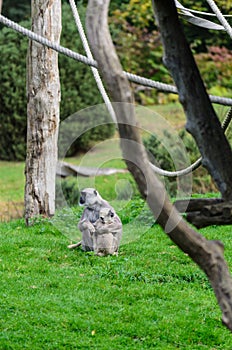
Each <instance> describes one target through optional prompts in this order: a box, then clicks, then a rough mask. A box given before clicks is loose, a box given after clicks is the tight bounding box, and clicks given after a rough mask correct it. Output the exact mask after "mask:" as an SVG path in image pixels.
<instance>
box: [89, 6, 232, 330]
mask: <svg viewBox="0 0 232 350" xmlns="http://www.w3.org/2000/svg"><path fill="white" fill-rule="evenodd" d="M165 3H166V2H165ZM108 5H109V0H105V1H102V0H90V1H89V5H88V9H87V32H88V38H89V41H90V45H91V49H92V52H93V54H94V56H95V58H96V60H97V62H98V65H99V71H100V73H101V75H102V77H103V79H104V82H105V84H106V87H107V89H108V91H109V93H110V95H111V98H112V100H113V101H115V102H122V103H121V104H116V106H115V112H116V116H117V121H118V124H119V125H118V126H119V133H120V138H121V148H122V152H123V157H124V159H125V161H126V162H127V166H128V169H129V170H130V172H131V173H132V175H133V176H134V178H135V180H136V182H137V185H138V187H139V190H140V192H141V194H142V196H143V197H144V198H145V199H146V200H147V203H148V205H149V206H150V208H151V210H152V212H153V214H154V217H155V218H156V219H157V222H158V223H159V224H160V225H161V226H162V228H163V229H164V230H165V232H166V233H167V234H168V235H169V237H170V238H171V239H172V240H173V242H174V243H176V244H177V245H178V246H179V247H180V248H181V249H182V250H183V251H184V252H185V253H187V254H188V255H189V256H190V257H191V258H192V259H193V260H194V261H195V262H196V263H197V264H198V265H199V267H200V268H201V269H202V270H203V271H204V272H205V273H206V274H207V276H208V278H209V280H210V282H211V285H212V287H213V289H214V292H215V295H216V297H217V300H218V303H219V305H220V307H221V310H222V313H223V315H222V321H223V323H225V325H226V326H227V327H228V328H229V329H230V330H232V279H231V276H230V274H229V271H228V267H227V265H226V262H225V260H224V257H223V246H222V244H221V243H220V242H215V241H208V240H206V239H205V238H204V237H203V236H201V235H200V234H199V233H197V232H196V231H194V230H193V229H192V228H191V227H189V226H188V225H187V224H186V222H185V221H184V220H183V219H182V218H181V216H180V215H179V213H178V212H177V210H176V209H175V208H174V207H173V206H172V205H171V203H170V201H169V199H168V197H167V194H166V192H165V189H164V187H163V185H162V183H161V182H160V181H159V180H158V179H157V177H156V176H155V174H154V173H153V172H152V170H151V168H150V166H149V162H148V159H147V155H146V152H145V149H144V147H143V145H142V142H141V139H140V135H139V133H138V130H137V127H136V120H135V113H134V106H133V96H132V93H131V89H130V86H129V83H128V81H127V79H126V78H125V76H124V74H123V71H122V67H121V65H120V62H119V60H118V57H117V54H116V52H115V48H114V45H113V43H112V40H111V36H110V33H109V30H108V23H107V17H108Z"/></svg>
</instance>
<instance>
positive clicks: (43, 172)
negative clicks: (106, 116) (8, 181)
mask: <svg viewBox="0 0 232 350" xmlns="http://www.w3.org/2000/svg"><path fill="white" fill-rule="evenodd" d="M31 11H32V30H33V31H34V32H35V33H37V34H39V35H42V36H44V37H46V38H48V39H49V40H51V41H53V42H55V43H59V41H60V33H61V1H60V0H37V1H36V0H32V3H31ZM27 98H28V105H27V114H28V121H27V158H26V169H25V174H26V186H25V219H26V223H27V224H29V222H30V219H31V218H33V217H34V216H37V215H41V214H42V215H44V216H51V215H54V212H55V177H56V163H57V137H58V126H59V102H60V81H59V71H58V54H57V52H55V51H53V50H52V49H49V48H47V47H45V46H42V45H41V44H38V43H37V42H35V41H30V42H29V50H28V62H27Z"/></svg>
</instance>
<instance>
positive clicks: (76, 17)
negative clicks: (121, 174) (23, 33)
mask: <svg viewBox="0 0 232 350" xmlns="http://www.w3.org/2000/svg"><path fill="white" fill-rule="evenodd" d="M69 3H70V6H71V9H72V13H73V17H74V20H75V23H76V26H77V29H78V32H79V35H80V38H81V41H82V44H83V47H84V49H85V52H86V55H87V57H88V58H89V59H91V60H93V55H92V53H91V50H90V47H89V44H88V41H87V38H86V35H85V32H84V29H83V26H82V23H81V20H80V16H79V13H78V11H77V7H76V4H75V2H74V0H69ZM91 70H92V73H93V76H94V79H95V81H96V83H97V86H98V89H99V91H100V93H101V95H102V98H103V100H104V102H105V104H106V107H107V109H108V111H109V113H110V115H111V118H112V120H113V122H114V123H115V124H117V118H116V116H115V112H114V109H113V107H112V104H111V102H110V99H109V97H108V95H107V93H106V90H105V88H104V85H103V83H102V80H101V77H100V75H99V73H98V70H97V68H94V67H91Z"/></svg>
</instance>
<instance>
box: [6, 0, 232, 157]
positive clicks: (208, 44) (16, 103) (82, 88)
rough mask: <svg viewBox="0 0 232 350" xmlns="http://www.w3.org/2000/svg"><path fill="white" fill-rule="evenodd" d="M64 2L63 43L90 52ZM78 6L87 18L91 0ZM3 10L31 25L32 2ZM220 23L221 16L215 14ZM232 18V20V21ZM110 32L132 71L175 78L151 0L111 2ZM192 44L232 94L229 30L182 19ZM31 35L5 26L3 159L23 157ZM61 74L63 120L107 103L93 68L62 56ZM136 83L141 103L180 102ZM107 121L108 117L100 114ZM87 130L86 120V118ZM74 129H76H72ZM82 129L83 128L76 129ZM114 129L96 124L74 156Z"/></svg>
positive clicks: (215, 80) (186, 0)
mask: <svg viewBox="0 0 232 350" xmlns="http://www.w3.org/2000/svg"><path fill="white" fill-rule="evenodd" d="M62 2H63V6H62V11H63V15H62V19H63V23H62V26H63V29H62V37H61V44H62V45H63V46H66V47H68V48H70V49H73V50H75V51H77V52H80V53H82V54H84V51H83V48H82V44H81V42H80V39H79V36H78V33H77V29H76V26H75V23H74V19H73V16H72V13H71V9H70V7H69V5H68V4H67V3H66V2H65V1H62ZM181 3H182V4H183V6H186V7H188V8H192V9H196V10H202V11H208V12H212V11H211V10H210V8H209V7H208V5H207V4H206V3H205V2H203V1H193V0H182V1H181ZM77 4H78V10H79V12H80V15H81V18H82V22H84V16H85V7H86V4H87V1H84V0H83V1H78V2H77ZM217 5H218V6H219V7H220V8H221V10H222V11H223V13H225V14H227V13H230V12H231V10H232V4H231V2H228V1H225V0H219V1H217ZM3 14H4V15H6V16H9V17H10V18H11V19H13V20H16V21H19V20H20V19H27V21H26V22H23V23H22V24H23V25H24V26H26V27H28V28H29V27H30V23H29V17H30V5H29V4H28V2H27V1H25V0H24V1H21V2H20V3H19V2H16V1H13V2H12V1H9V0H6V1H4V2H3ZM209 19H211V20H214V21H217V20H216V19H213V18H211V17H210V18H209ZM228 20H229V21H230V22H231V21H232V20H231V19H230V18H229V19H228ZM109 23H110V30H111V34H112V37H113V41H114V44H115V46H116V50H117V52H118V55H119V57H120V60H121V62H122V65H123V69H124V70H127V71H129V72H131V73H136V74H138V75H141V76H144V77H148V78H151V79H154V80H158V81H162V82H165V83H172V82H173V81H172V78H171V76H170V74H169V72H168V71H167V69H166V68H165V67H164V65H163V63H162V54H163V50H162V45H161V41H160V35H159V32H158V29H157V26H156V23H155V21H154V16H153V12H152V8H151V1H150V0H141V1H138V0H124V1H118V0H116V1H111V4H110V18H109ZM181 23H182V25H183V28H184V31H185V33H186V36H187V39H188V41H189V43H190V46H191V48H192V50H193V52H194V54H195V58H196V61H197V63H198V66H199V69H200V72H201V74H202V77H203V80H204V82H205V85H206V87H207V89H208V91H209V93H211V94H216V95H221V96H228V97H231V93H230V91H231V87H232V82H231V71H232V54H231V49H232V43H231V40H230V39H229V37H228V35H227V34H226V33H225V32H223V31H210V30H207V29H203V28H199V27H196V26H193V25H191V24H189V23H188V22H186V21H184V20H182V19H181ZM27 44H28V41H27V38H25V37H23V36H21V35H19V34H17V33H16V32H14V31H12V30H11V29H7V28H6V27H4V28H2V29H1V30H0V45H1V58H2V60H1V66H0V80H1V86H2V89H1V91H0V106H1V111H0V117H1V118H0V159H6V160H23V159H24V158H25V147H26V146H25V145H26V144H25V141H26V88H25V85H26V53H27ZM59 67H60V77H61V93H62V101H61V120H64V119H66V118H67V117H68V116H70V115H72V114H73V113H75V112H76V111H78V110H81V109H83V108H85V107H88V106H93V105H95V104H99V103H102V99H101V97H100V94H99V92H98V90H97V88H96V83H95V81H94V79H93V78H92V75H91V71H90V69H89V67H87V66H85V65H83V64H82V63H78V62H76V61H74V60H72V59H69V58H67V57H65V56H63V55H59ZM132 87H133V89H134V92H135V99H136V101H137V102H138V103H140V104H144V105H146V104H150V105H153V104H156V103H167V102H170V101H175V100H176V99H177V96H174V97H173V95H171V94H163V93H159V92H158V91H156V90H154V89H153V90H150V89H143V88H142V87H138V86H137V85H133V84H132ZM98 118H99V119H98V121H99V122H100V123H101V122H103V123H104V122H105V121H106V119H105V116H98ZM80 122H81V124H82V125H81V128H82V129H83V126H84V124H85V122H86V121H85V120H84V119H83V120H81V121H80ZM70 132H72V133H73V130H70ZM76 132H77V133H78V132H79V130H76ZM113 132H114V129H113V127H112V125H111V126H109V125H108V126H105V127H104V128H102V127H100V128H95V129H94V130H90V131H89V132H87V133H84V134H83V135H82V136H81V137H80V138H79V139H78V140H77V141H76V142H75V143H74V144H73V145H72V148H71V149H70V151H69V155H73V154H75V153H76V152H77V151H82V150H86V149H88V148H89V147H90V146H91V145H92V143H93V142H95V141H96V140H99V139H104V138H106V137H108V136H110V135H112V133H113Z"/></svg>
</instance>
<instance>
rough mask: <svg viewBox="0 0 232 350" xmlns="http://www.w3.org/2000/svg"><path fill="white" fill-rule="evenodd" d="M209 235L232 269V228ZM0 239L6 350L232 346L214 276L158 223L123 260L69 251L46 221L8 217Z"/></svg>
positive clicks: (0, 344)
mask: <svg viewBox="0 0 232 350" xmlns="http://www.w3.org/2000/svg"><path fill="white" fill-rule="evenodd" d="M76 215H77V216H76V218H77V217H78V216H79V215H80V209H78V210H77V211H76ZM131 225H132V226H131V229H133V225H134V229H136V224H133V222H132V224H131ZM124 229H125V231H126V230H127V225H126V224H125V225H124ZM202 232H203V233H204V235H206V236H207V237H208V238H210V239H216V238H217V239H218V238H221V239H222V241H223V242H224V243H225V245H226V258H227V259H228V262H229V265H230V266H231V265H232V258H231V254H230V251H231V249H232V243H231V237H230V228H229V227H220V228H217V227H211V228H208V229H204V230H202ZM0 239H1V247H0V280H1V284H0V296H1V308H0V329H1V332H0V349H14V350H17V349H35V350H36V349H38V350H39V349H54V350H55V349H56V350H57V349H97V350H104V349H105V350H108V349H115V350H118V349H123V350H124V349H164V350H166V349H189V350H193V349H196V350H199V349H210V350H213V349H222V350H227V349H228V350H229V349H231V348H232V338H231V334H230V333H229V331H228V330H227V329H226V328H225V327H223V326H222V324H221V321H220V318H221V313H220V310H219V307H218V306H217V303H216V300H215V297H214V294H213V292H212V290H211V287H210V286H209V283H208V281H207V278H206V277H205V275H204V274H203V273H202V272H201V271H200V270H199V269H198V267H197V266H195V264H193V263H192V261H191V260H190V259H189V258H188V257H187V256H186V255H184V254H183V253H182V252H181V251H180V250H179V249H178V248H177V247H176V246H174V245H173V244H172V242H171V241H170V240H169V239H168V238H167V237H166V236H165V234H164V233H163V232H162V230H161V229H160V228H159V227H158V226H157V225H153V227H151V228H150V229H148V230H147V232H145V233H144V234H143V235H142V236H140V238H139V239H138V240H137V241H132V242H130V243H128V244H124V245H122V246H121V249H120V254H119V257H105V258H99V257H95V256H93V255H92V253H90V254H88V253H84V252H82V251H81V250H74V251H70V250H68V249H67V244H69V240H68V239H67V237H65V235H63V234H62V233H60V232H58V231H57V229H56V228H55V227H54V226H53V225H52V224H51V223H49V222H48V221H46V220H45V221H43V220H38V222H37V223H36V224H35V226H34V227H29V228H26V227H25V226H24V223H23V221H22V220H19V221H13V222H11V223H8V224H6V223H2V224H0Z"/></svg>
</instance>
